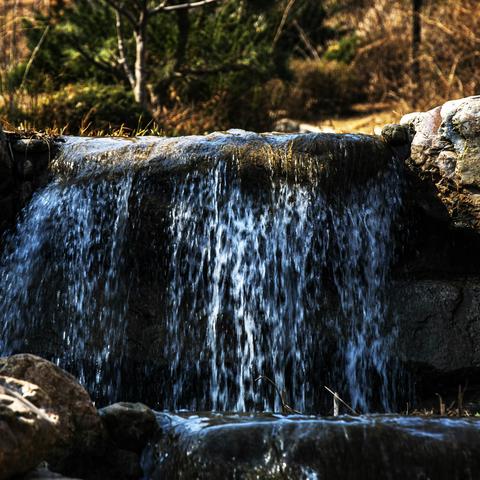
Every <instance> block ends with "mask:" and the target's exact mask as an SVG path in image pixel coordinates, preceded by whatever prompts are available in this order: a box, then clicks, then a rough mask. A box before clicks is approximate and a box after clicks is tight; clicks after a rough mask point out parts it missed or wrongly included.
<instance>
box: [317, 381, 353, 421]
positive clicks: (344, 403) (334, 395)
mask: <svg viewBox="0 0 480 480" xmlns="http://www.w3.org/2000/svg"><path fill="white" fill-rule="evenodd" d="M324 387H325V390H327V392H329V393H331V394H332V395H333V397H334V398H336V399H338V400H339V401H340V402H341V403H343V405H345V406H346V407H347V408H348V409H349V410H350V411H351V412H352V413H353V414H354V415H360V414H359V413H358V412H357V411H356V410H354V409H353V408H352V407H351V406H350V405H349V404H348V403H347V402H345V400H342V399H341V398H340V397H339V396H338V393H335V392H334V391H333V390H331V389H330V388H328V387H327V386H326V385H324Z"/></svg>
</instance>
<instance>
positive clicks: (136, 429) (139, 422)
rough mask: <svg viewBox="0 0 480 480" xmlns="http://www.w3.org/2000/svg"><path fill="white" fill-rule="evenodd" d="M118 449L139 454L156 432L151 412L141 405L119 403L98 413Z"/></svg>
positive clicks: (154, 418) (153, 415) (155, 424)
mask: <svg viewBox="0 0 480 480" xmlns="http://www.w3.org/2000/svg"><path fill="white" fill-rule="evenodd" d="M99 413H100V417H101V418H102V422H103V424H104V425H105V428H106V429H107V431H108V433H109V435H110V437H111V438H112V439H113V441H114V443H115V445H117V447H118V448H121V449H124V450H129V451H132V452H137V453H140V452H141V451H142V450H143V448H144V447H145V445H146V444H147V442H148V441H149V440H150V439H151V438H152V436H153V434H154V433H155V432H156V430H157V419H156V417H155V414H154V413H153V410H151V409H150V408H148V407H147V406H146V405H144V404H143V403H127V402H120V403H114V404H113V405H109V406H108V407H104V408H102V409H100V411H99Z"/></svg>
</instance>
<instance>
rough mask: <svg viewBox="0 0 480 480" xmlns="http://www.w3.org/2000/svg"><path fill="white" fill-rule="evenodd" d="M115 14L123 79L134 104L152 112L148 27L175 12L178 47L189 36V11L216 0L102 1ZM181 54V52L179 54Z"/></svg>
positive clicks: (216, 1) (203, 6)
mask: <svg viewBox="0 0 480 480" xmlns="http://www.w3.org/2000/svg"><path fill="white" fill-rule="evenodd" d="M104 2H105V3H106V4H107V5H109V6H110V7H111V8H112V9H113V10H114V12H115V24H116V30H117V45H118V60H117V61H118V63H119V64H120V65H121V66H122V67H123V70H124V72H125V75H126V78H127V79H128V82H129V83H130V86H131V87H132V90H133V94H134V98H135V101H136V102H137V103H139V104H140V105H141V106H142V107H143V108H145V109H147V110H148V109H150V108H151V104H152V102H151V99H150V98H149V92H148V90H147V81H148V71H147V65H146V62H147V52H148V27H149V24H150V23H151V21H152V19H153V18H154V17H155V16H157V15H159V14H162V13H170V12H177V13H178V14H179V15H178V18H179V22H178V23H179V27H180V29H181V35H180V42H179V44H180V43H185V42H186V40H185V39H184V38H182V35H185V34H186V35H188V11H189V10H191V9H196V8H205V7H207V6H209V5H212V4H214V3H218V2H219V0H199V1H194V2H190V1H189V2H186V3H173V4H172V3H171V2H169V1H168V0H163V1H162V2H160V3H158V2H151V1H148V0H139V1H135V2H131V1H130V2H126V1H122V0H104ZM124 21H126V22H127V23H128V24H129V27H130V30H131V31H132V34H133V38H134V41H135V62H134V65H135V67H134V68H132V67H131V65H130V63H129V60H128V58H127V54H126V48H125V37H124V35H125V29H124V27H123V23H124ZM182 53H183V51H182Z"/></svg>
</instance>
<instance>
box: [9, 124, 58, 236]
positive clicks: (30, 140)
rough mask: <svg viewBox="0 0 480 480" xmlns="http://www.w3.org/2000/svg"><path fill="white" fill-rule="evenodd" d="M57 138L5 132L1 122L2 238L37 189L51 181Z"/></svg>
mask: <svg viewBox="0 0 480 480" xmlns="http://www.w3.org/2000/svg"><path fill="white" fill-rule="evenodd" d="M55 151H56V146H55V142H54V139H53V138H49V137H41V136H29V137H26V136H21V135H19V134H16V133H11V132H3V130H2V127H1V125H0V237H1V235H2V233H3V232H4V231H5V230H7V229H8V228H11V227H12V226H14V224H15V218H16V217H17V215H18V213H19V212H20V210H21V209H22V208H23V207H24V206H25V205H26V203H27V202H28V200H29V199H30V198H31V196H32V195H33V193H34V191H35V190H36V189H37V188H39V187H41V186H43V185H45V184H46V183H47V181H48V177H49V175H48V165H49V161H50V159H51V158H52V157H53V156H54V155H55Z"/></svg>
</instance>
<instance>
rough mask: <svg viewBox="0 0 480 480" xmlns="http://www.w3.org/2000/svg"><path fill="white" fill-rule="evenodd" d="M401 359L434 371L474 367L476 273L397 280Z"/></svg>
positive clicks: (479, 364)
mask: <svg viewBox="0 0 480 480" xmlns="http://www.w3.org/2000/svg"><path fill="white" fill-rule="evenodd" d="M392 301H393V309H394V312H395V315H396V320H397V322H398V325H400V329H399V333H400V338H399V342H400V348H401V351H402V357H403V360H404V361H405V362H407V363H408V364H410V365H414V366H417V367H419V368H421V369H422V370H424V371H427V372H428V371H429V372H432V373H435V374H439V375H449V374H455V373H456V372H460V371H478V368H480V343H479V342H478V338H480V277H478V278H477V277H469V278H456V279H442V280H440V279H435V280H433V279H423V280H408V281H400V282H397V283H396V284H395V286H394V288H393V292H392Z"/></svg>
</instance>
